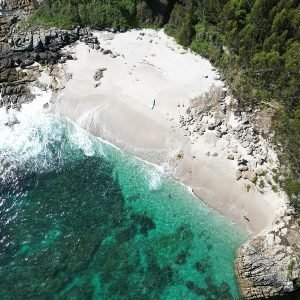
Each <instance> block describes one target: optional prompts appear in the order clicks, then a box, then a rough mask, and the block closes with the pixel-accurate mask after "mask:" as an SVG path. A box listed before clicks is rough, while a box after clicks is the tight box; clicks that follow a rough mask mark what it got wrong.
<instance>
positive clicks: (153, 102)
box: [151, 99, 155, 109]
mask: <svg viewBox="0 0 300 300" xmlns="http://www.w3.org/2000/svg"><path fill="white" fill-rule="evenodd" d="M154 106H155V99H153V105H152V108H151V109H153V108H154Z"/></svg>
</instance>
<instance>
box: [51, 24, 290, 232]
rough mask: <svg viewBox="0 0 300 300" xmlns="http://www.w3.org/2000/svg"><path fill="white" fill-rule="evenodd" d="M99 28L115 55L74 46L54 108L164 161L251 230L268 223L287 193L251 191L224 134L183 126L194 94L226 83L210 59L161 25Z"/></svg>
mask: <svg viewBox="0 0 300 300" xmlns="http://www.w3.org/2000/svg"><path fill="white" fill-rule="evenodd" d="M141 33H142V34H143V35H141ZM94 34H95V35H96V36H98V38H99V41H100V46H101V47H102V48H104V49H110V50H112V52H113V54H114V55H110V54H108V55H104V54H103V52H101V51H100V50H94V49H89V47H88V46H87V45H85V44H84V43H78V44H77V45H76V46H73V47H72V48H70V49H69V50H71V51H72V52H73V53H74V56H75V57H76V58H77V60H70V61H67V63H66V64H65V65H64V69H65V70H66V72H67V73H70V74H72V75H71V79H70V80H69V81H67V83H66V86H65V88H64V89H63V90H62V91H61V92H60V95H59V98H58V100H57V101H56V102H55V104H54V106H53V109H54V110H55V112H57V113H59V114H62V115H65V116H67V117H69V118H70V119H72V120H74V121H75V122H76V123H77V124H79V125H80V126H82V127H83V128H85V129H86V130H88V131H90V132H91V133H93V134H95V135H97V136H100V137H101V138H103V139H105V140H107V141H109V142H111V143H113V144H115V145H116V146H118V147H120V148H122V149H124V150H125V151H127V152H128V153H130V154H132V155H135V156H138V157H140V158H142V159H145V160H147V161H149V162H152V163H155V164H157V165H159V166H162V167H163V168H164V170H165V172H166V173H167V174H170V175H172V176H174V177H175V178H177V179H179V180H181V181H182V182H184V183H185V184H187V185H188V186H190V187H191V188H192V189H193V191H194V193H195V194H196V195H197V196H199V198H200V199H201V200H203V201H204V202H205V203H207V205H208V206H210V207H212V208H214V209H215V210H217V211H219V212H220V213H221V214H223V215H225V216H226V217H228V218H230V219H231V220H232V221H233V222H235V223H237V224H239V225H242V226H243V227H245V228H247V229H248V230H249V231H252V232H254V233H257V232H259V231H261V230H262V229H263V228H266V227H268V226H270V225H271V223H272V220H273V219H274V214H275V213H276V211H277V210H278V208H279V207H281V206H282V205H284V201H283V199H282V198H281V197H279V195H278V194H276V193H274V192H272V191H268V192H267V193H264V194H261V193H259V192H258V191H257V190H256V189H255V188H251V189H250V190H249V191H246V188H245V184H246V181H245V180H244V179H241V180H239V181H237V180H236V178H235V169H236V165H235V164H236V162H235V161H233V160H228V159H227V158H226V155H224V153H226V147H227V146H228V145H227V144H226V143H225V141H224V140H223V139H222V140H218V141H217V140H216V137H215V136H214V135H210V134H205V135H203V136H199V137H198V136H197V137H196V138H195V137H193V136H192V137H190V136H188V135H187V134H186V130H184V129H183V128H181V127H180V123H179V119H180V115H183V116H184V115H186V109H187V107H188V106H189V103H190V100H191V99H192V98H193V97H196V96H199V95H201V94H203V93H205V92H208V91H209V90H210V88H211V86H212V85H215V86H222V85H223V82H222V81H220V80H218V74H217V73H216V71H213V70H212V69H213V67H212V65H211V64H210V63H209V61H207V60H205V59H203V58H201V57H200V56H198V55H195V54H193V53H191V52H189V51H186V50H184V49H183V48H182V47H181V46H178V45H177V44H176V43H175V42H174V40H173V39H171V38H169V37H167V36H166V35H165V34H164V33H163V31H154V30H143V31H137V30H134V31H130V32H126V33H122V34H121V33H119V34H114V35H113V34H111V33H105V32H95V33H94ZM99 68H106V69H107V70H105V71H103V76H104V77H103V78H102V79H101V80H100V85H99V86H98V87H95V84H96V83H97V82H96V81H95V80H94V78H93V76H94V74H95V72H96V70H97V69H99ZM154 99H155V106H154V109H152V106H153V100H154ZM207 152H210V153H214V152H217V153H218V154H219V155H218V156H212V155H210V156H208V155H207ZM245 216H246V217H247V218H248V219H249V221H247V220H246V219H245V218H244V217H245Z"/></svg>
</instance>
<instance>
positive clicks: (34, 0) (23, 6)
mask: <svg viewBox="0 0 300 300" xmlns="http://www.w3.org/2000/svg"><path fill="white" fill-rule="evenodd" d="M39 2H41V1H40V0H2V4H1V7H2V9H6V10H14V9H17V10H20V11H22V12H24V13H31V12H32V11H34V10H35V9H36V8H37V7H38V3H39Z"/></svg>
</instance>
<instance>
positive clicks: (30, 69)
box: [0, 0, 100, 109]
mask: <svg viewBox="0 0 300 300" xmlns="http://www.w3.org/2000/svg"><path fill="white" fill-rule="evenodd" d="M36 5H37V3H36V2H35V1H27V0H24V1H8V0H7V1H4V3H3V7H4V8H6V9H11V11H7V13H6V14H5V15H4V16H1V17H0V24H1V30H0V95H1V97H0V107H1V106H5V107H6V108H7V109H9V108H10V107H15V108H17V107H20V105H21V104H22V103H24V102H27V101H31V100H32V99H33V95H31V93H30V89H29V88H28V84H29V83H30V82H33V81H35V80H36V79H37V77H38V73H39V66H41V65H53V64H56V63H57V62H61V63H63V62H65V61H66V60H67V59H73V57H72V55H71V54H67V53H65V52H63V51H61V49H62V48H64V47H65V46H67V45H70V44H72V43H74V42H76V41H77V40H81V41H83V42H85V43H86V44H88V45H89V46H90V47H91V48H96V47H98V48H100V47H99V42H98V40H97V38H96V37H94V36H93V35H92V33H91V32H90V30H88V29H86V28H83V29H82V28H79V27H78V28H75V29H74V30H69V31H66V30H59V29H55V28H53V29H49V30H46V29H40V30H37V31H30V32H28V31H21V30H20V28H19V27H18V24H19V21H20V20H22V19H23V18H24V13H25V14H26V13H27V12H30V11H31V9H34V8H35V7H36ZM2 25H3V26H2Z"/></svg>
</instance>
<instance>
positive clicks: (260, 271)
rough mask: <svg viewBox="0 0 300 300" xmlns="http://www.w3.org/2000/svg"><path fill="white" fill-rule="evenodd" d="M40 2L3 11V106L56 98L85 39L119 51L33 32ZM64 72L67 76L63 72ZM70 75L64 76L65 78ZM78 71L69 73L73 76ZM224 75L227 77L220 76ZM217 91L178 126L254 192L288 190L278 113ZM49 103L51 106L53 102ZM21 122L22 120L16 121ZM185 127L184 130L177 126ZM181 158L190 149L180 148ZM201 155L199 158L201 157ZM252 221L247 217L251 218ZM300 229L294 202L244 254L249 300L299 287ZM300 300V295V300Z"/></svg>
mask: <svg viewBox="0 0 300 300" xmlns="http://www.w3.org/2000/svg"><path fill="white" fill-rule="evenodd" d="M36 5H37V2H36V1H30V0H27V1H26V0H24V1H18V0H14V1H13V0H11V1H9V0H7V1H4V2H2V9H5V10H6V13H5V14H3V15H1V16H0V25H1V26H0V94H1V98H0V106H1V107H3V106H4V107H6V109H7V110H10V109H17V110H20V109H21V107H22V104H23V103H25V102H28V101H32V100H33V99H34V97H35V94H34V91H33V89H32V88H31V87H33V86H39V87H40V88H44V89H51V90H52V92H53V101H55V99H56V98H57V95H58V94H59V93H60V91H61V90H62V88H63V87H64V84H63V85H60V84H59V82H64V81H67V80H68V79H66V77H68V76H66V74H65V73H61V72H60V70H61V68H60V66H61V65H62V64H64V63H65V62H66V61H67V60H74V59H76V56H75V55H74V54H73V53H72V52H71V51H62V49H64V48H65V47H66V46H68V45H72V44H73V43H75V42H77V41H79V42H82V43H86V44H87V45H88V46H89V47H90V48H91V49H93V50H95V51H98V52H102V53H103V55H109V56H111V57H112V58H115V57H117V56H118V53H114V52H113V51H112V50H110V49H107V47H106V46H102V45H101V43H100V42H99V40H98V38H97V36H94V35H93V34H92V33H91V31H90V30H88V29H82V28H74V30H70V31H66V30H59V29H51V30H44V29H40V30H38V31H33V32H28V31H22V29H21V28H20V26H19V24H20V21H21V20H22V19H23V18H24V17H26V15H27V14H28V13H30V12H31V11H32V10H34V9H35V7H36ZM45 70H47V73H48V74H49V75H50V78H51V81H50V82H49V84H47V85H44V86H43V83H42V80H40V79H39V78H40V76H41V74H42V73H43V72H44V71H45ZM105 72H106V69H104V68H98V69H97V70H96V72H95V74H94V81H95V82H96V83H95V86H94V88H98V87H99V86H100V84H101V80H102V78H103V77H105ZM62 74H63V75H62ZM62 76H65V77H64V78H61V77H62ZM71 76H72V74H69V77H68V78H69V79H70V77H71ZM217 76H218V78H217V80H221V81H222V80H223V78H222V74H219V75H218V74H217ZM222 82H223V84H222V85H221V86H219V87H215V88H213V89H212V90H211V91H210V92H209V93H206V94H203V95H199V96H198V97H194V98H193V99H190V103H189V105H186V106H183V105H182V104H178V105H179V106H180V109H181V110H180V116H179V119H178V120H170V122H174V125H172V126H174V128H175V129H176V128H178V129H179V130H183V131H184V136H185V137H186V138H187V139H188V140H189V142H190V143H191V144H193V143H195V142H196V141H197V140H199V139H206V140H209V141H210V144H211V147H210V149H212V150H209V151H207V152H206V154H205V155H206V156H207V158H210V159H213V158H216V157H218V158H223V159H224V161H225V160H226V161H230V162H231V164H232V166H233V169H234V171H232V172H233V173H234V175H233V176H234V177H235V180H236V181H242V182H243V184H244V186H245V190H246V192H248V191H249V190H256V191H258V192H259V193H261V194H264V193H266V194H268V193H269V192H270V191H273V192H274V191H275V192H276V193H282V194H283V192H282V191H281V190H280V188H279V185H278V184H277V182H276V180H274V178H276V179H277V180H281V178H280V165H279V162H278V159H277V157H276V149H274V146H273V145H272V143H271V139H270V138H269V137H270V134H271V131H270V129H269V127H268V124H269V122H268V117H269V116H270V113H272V111H271V108H270V111H269V112H267V113H266V111H261V110H260V109H256V110H252V111H249V110H244V109H243V110H242V109H240V108H239V103H238V101H237V100H235V99H234V98H233V97H232V95H231V92H230V85H229V84H227V83H226V82H225V81H224V80H223V81H222ZM45 108H47V107H45ZM16 123H18V120H16V119H14V120H12V121H11V122H8V124H7V125H8V126H13V125H14V124H16ZM176 130H177V129H176ZM176 155H177V158H176V159H177V160H181V159H182V158H183V155H184V153H177V154H176ZM195 159H196V158H195ZM244 218H245V220H246V222H248V221H247V218H248V217H247V214H245V215H244ZM299 241H300V227H299V219H298V218H297V216H296V215H295V213H294V211H293V209H292V208H291V207H289V206H286V207H285V208H281V210H279V211H278V212H277V215H276V217H275V218H274V220H273V222H272V226H271V228H267V229H265V230H262V231H261V232H259V233H257V234H256V235H254V236H252V237H251V238H250V239H249V240H248V241H247V242H246V243H245V244H244V245H243V246H242V247H240V249H239V250H238V252H237V261H236V273H237V277H238V279H239V283H240V288H241V294H242V296H243V297H244V298H245V299H265V298H271V297H275V296H279V295H286V294H290V293H292V292H295V291H296V290H297V289H298V288H299V286H300V279H299V278H300V244H299ZM295 299H296V298H295Z"/></svg>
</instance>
